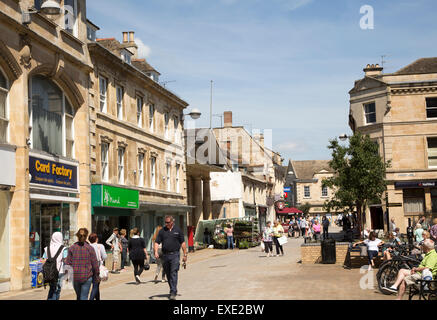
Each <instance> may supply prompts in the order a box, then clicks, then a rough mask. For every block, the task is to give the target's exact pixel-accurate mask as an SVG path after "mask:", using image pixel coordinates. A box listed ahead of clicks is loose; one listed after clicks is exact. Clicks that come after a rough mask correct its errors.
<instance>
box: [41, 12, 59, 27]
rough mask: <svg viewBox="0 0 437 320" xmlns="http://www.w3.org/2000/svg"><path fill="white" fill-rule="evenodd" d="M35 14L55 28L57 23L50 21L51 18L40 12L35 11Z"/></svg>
mask: <svg viewBox="0 0 437 320" xmlns="http://www.w3.org/2000/svg"><path fill="white" fill-rule="evenodd" d="M36 16H37V17H38V18H40V19H41V20H42V21H44V22H45V23H47V24H48V25H49V26H51V27H52V28H55V29H56V28H57V27H58V24H57V23H56V22H54V21H52V20H51V19H49V18H47V17H46V16H45V15H43V14H42V13H40V12H38V13H36Z"/></svg>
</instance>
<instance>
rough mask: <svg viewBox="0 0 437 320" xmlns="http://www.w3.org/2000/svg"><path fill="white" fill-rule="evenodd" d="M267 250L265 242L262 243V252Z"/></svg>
mask: <svg viewBox="0 0 437 320" xmlns="http://www.w3.org/2000/svg"><path fill="white" fill-rule="evenodd" d="M265 250H266V246H265V245H264V242H261V252H264V251H265Z"/></svg>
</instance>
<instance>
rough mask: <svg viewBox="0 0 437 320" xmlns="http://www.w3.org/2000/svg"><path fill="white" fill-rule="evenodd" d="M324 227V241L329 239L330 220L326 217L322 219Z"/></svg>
mask: <svg viewBox="0 0 437 320" xmlns="http://www.w3.org/2000/svg"><path fill="white" fill-rule="evenodd" d="M322 225H323V240H326V239H328V237H329V233H328V230H329V220H328V219H327V218H326V216H323V218H322Z"/></svg>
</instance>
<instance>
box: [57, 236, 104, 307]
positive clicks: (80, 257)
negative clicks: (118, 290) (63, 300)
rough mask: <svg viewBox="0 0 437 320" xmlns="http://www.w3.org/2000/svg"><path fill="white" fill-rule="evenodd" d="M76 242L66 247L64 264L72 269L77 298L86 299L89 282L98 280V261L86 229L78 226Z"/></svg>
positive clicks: (89, 286)
mask: <svg viewBox="0 0 437 320" xmlns="http://www.w3.org/2000/svg"><path fill="white" fill-rule="evenodd" d="M76 237H77V240H78V241H77V242H76V243H75V244H73V245H72V246H71V247H70V248H69V249H68V256H67V259H66V260H65V264H66V265H69V266H71V267H72V269H73V279H74V280H73V287H74V291H75V292H76V298H77V300H88V294H89V292H90V288H91V284H92V283H93V282H100V277H99V274H100V271H99V263H98V261H97V256H96V252H95V250H94V248H93V247H91V245H90V244H88V242H86V240H87V237H88V229H86V228H80V229H79V231H77V233H76Z"/></svg>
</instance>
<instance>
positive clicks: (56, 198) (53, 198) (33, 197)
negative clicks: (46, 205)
mask: <svg viewBox="0 0 437 320" xmlns="http://www.w3.org/2000/svg"><path fill="white" fill-rule="evenodd" d="M30 200H46V201H47V200H48V201H56V202H72V203H78V202H80V198H70V197H59V196H50V195H46V194H37V193H31V194H30Z"/></svg>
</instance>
